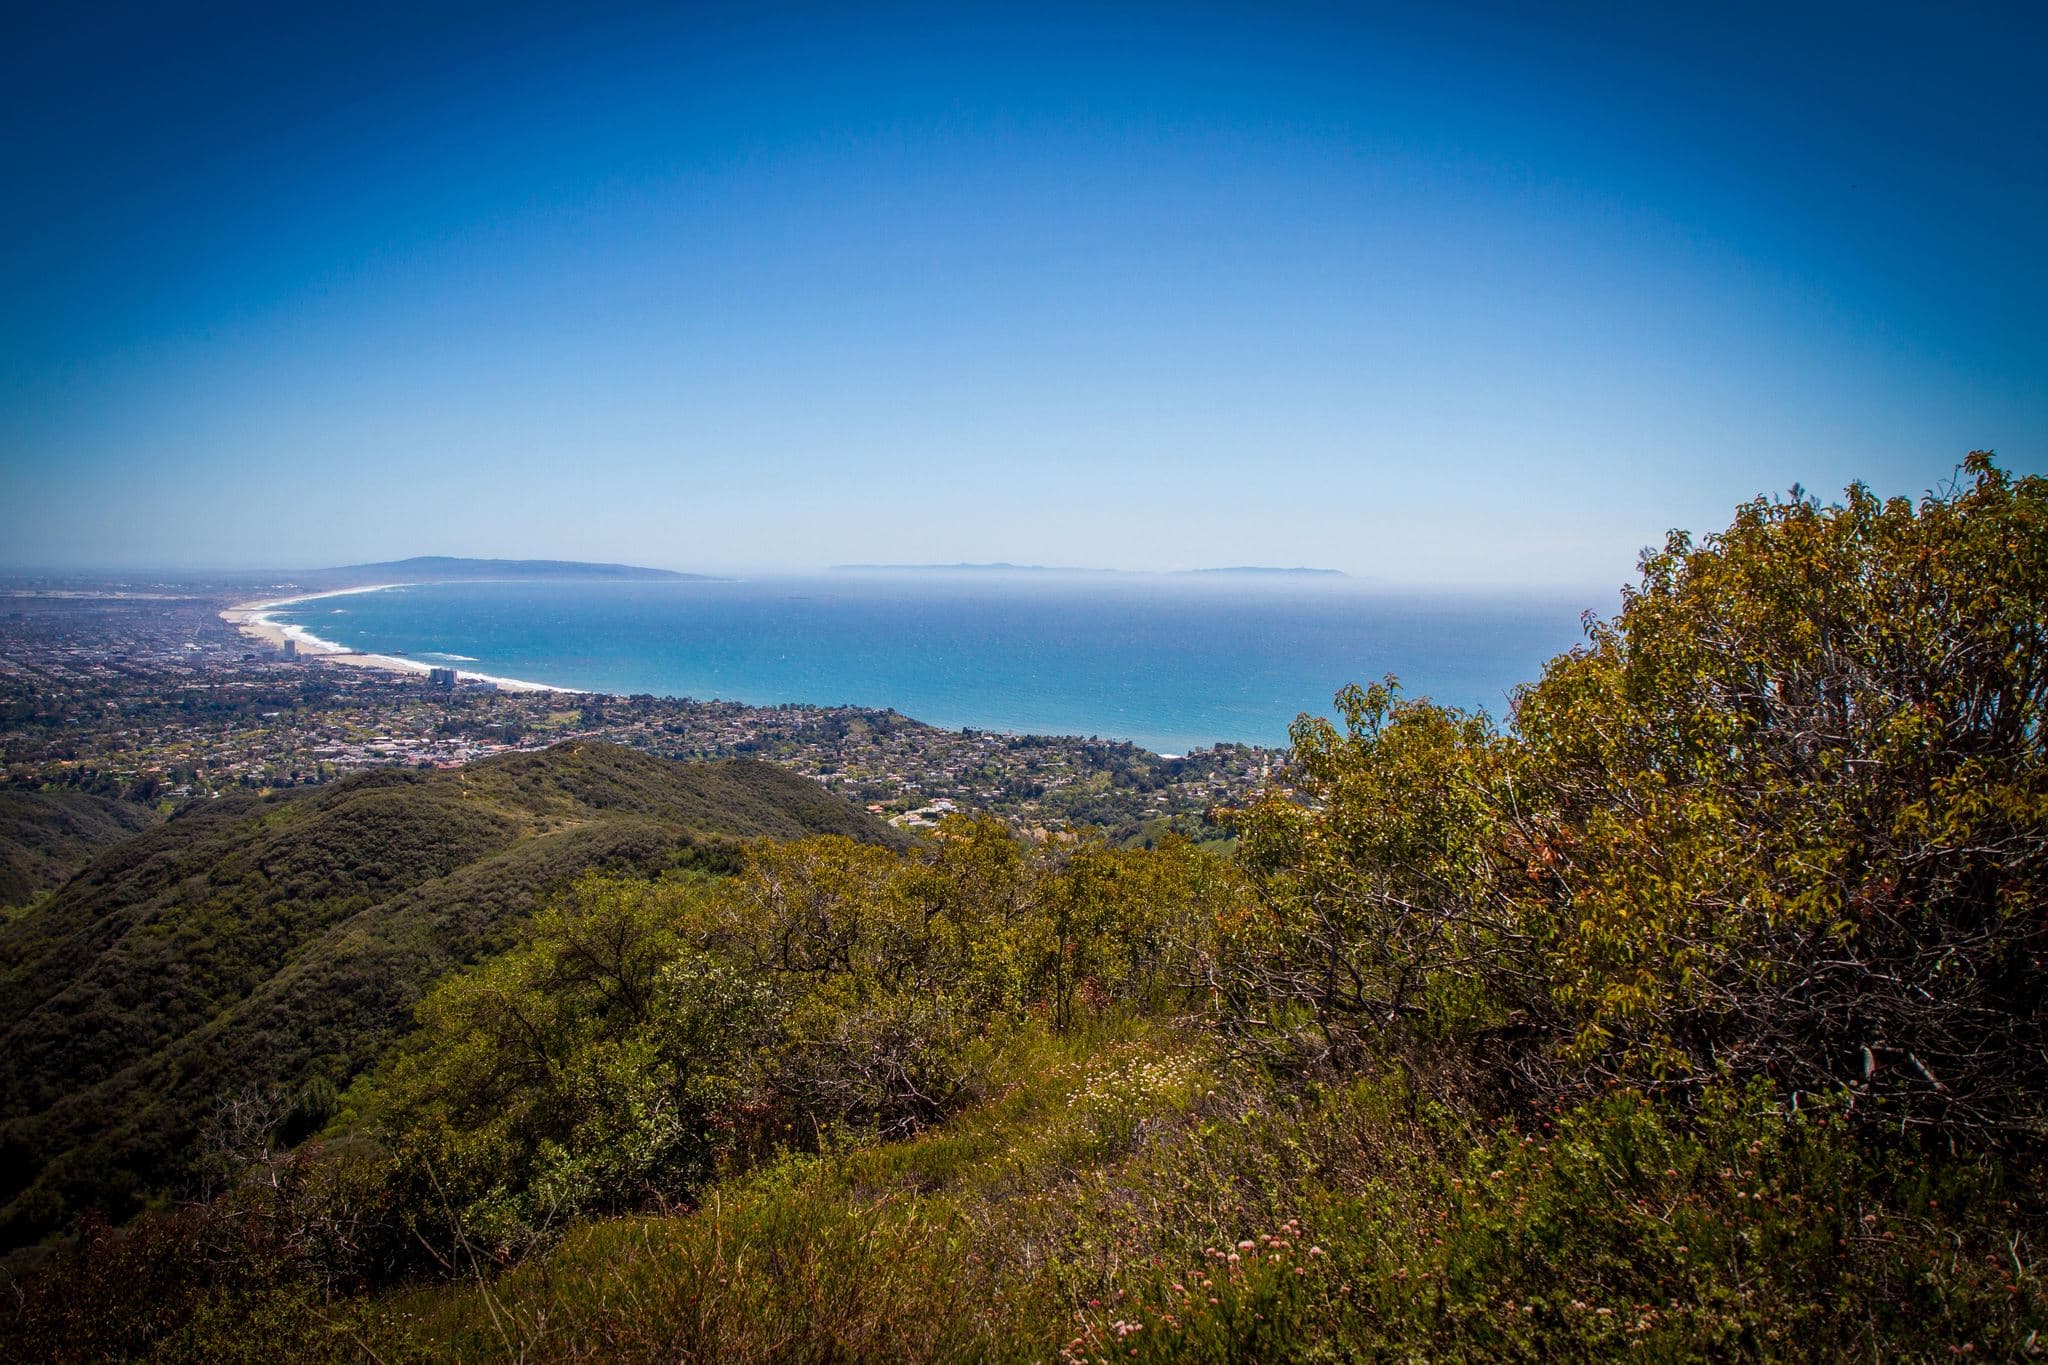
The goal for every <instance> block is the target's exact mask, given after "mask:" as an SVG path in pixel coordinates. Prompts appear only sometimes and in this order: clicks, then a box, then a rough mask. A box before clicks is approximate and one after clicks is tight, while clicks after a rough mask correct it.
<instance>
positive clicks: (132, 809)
mask: <svg viewBox="0 0 2048 1365" xmlns="http://www.w3.org/2000/svg"><path fill="white" fill-rule="evenodd" d="M155 819H156V812H155V811H153V810H151V809H150V808H149V807H147V806H139V805H137V804H135V803H134V802H132V801H116V800H114V799H113V798H111V797H106V796H88V795H86V794H85V793H84V792H39V791H0V906H10V905H22V904H25V903H27V902H28V901H30V900H33V899H34V898H35V897H36V896H38V895H40V894H41V893H43V892H44V891H47V890H49V889H50V888H51V887H53V886H60V885H62V884H63V883H64V881H65V879H66V878H68V877H70V876H71V874H72V873H74V872H76V871H78V869H79V868H81V867H83V866H85V864H86V863H88V862H90V861H91V860H92V858H93V855H95V854H96V853H98V852H99V851H100V850H101V849H103V848H105V847H106V846H107V845H108V844H111V843H114V842H116V841H118V840H121V839H125V838H127V837H128V836H129V835H131V834H133V833H135V832H136V831H137V830H140V829H144V828H147V827H148V826H149V825H150V824H151V823H152V822H154V821H155Z"/></svg>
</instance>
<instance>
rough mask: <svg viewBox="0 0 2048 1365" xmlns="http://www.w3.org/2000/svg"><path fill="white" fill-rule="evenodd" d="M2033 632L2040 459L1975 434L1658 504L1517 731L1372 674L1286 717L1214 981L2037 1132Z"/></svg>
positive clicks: (1914, 1113)
mask: <svg viewBox="0 0 2048 1365" xmlns="http://www.w3.org/2000/svg"><path fill="white" fill-rule="evenodd" d="M2044 643H2048V481H2044V480H2040V479H2022V480H2013V479H2010V478H2008V477H2007V476H2006V475H2004V474H2003V473H2001V472H2000V471H1998V470H1997V469H1996V468H1995V466H1993V465H1992V464H1991V463H1990V461H1989V459H1988V458H1987V457H1983V456H1973V457H1972V458H1971V460H1970V462H1969V464H1968V466H1967V469H1966V471H1965V473H1964V476H1963V479H1962V482H1961V483H1959V485H1958V486H1957V487H1955V488H1953V489H1952V490H1950V491H1948V492H1946V493H1944V494H1942V495H1939V496H1931V497H1929V498H1927V499H1926V500H1924V501H1923V502H1922V503H1921V504H1919V505H1918V506H1915V505H1913V504H1911V503H1909V502H1906V501H1904V500H1894V501H1892V502H1889V503H1880V502H1879V501H1878V500H1877V499H1876V498H1874V497H1872V496H1871V495H1870V494H1869V493H1868V492H1867V491H1865V490H1863V489H1861V488H1852V489H1851V490H1850V491H1849V495H1848V498H1847V501H1846V502H1845V504H1843V505H1841V506H1835V507H1823V506H1821V505H1819V504H1818V503H1815V502H1813V501H1811V500H1808V499H1805V498H1795V499H1793V500H1792V501H1789V502H1782V503H1773V502H1765V501H1758V502H1756V503H1753V504H1750V505H1749V506H1746V507H1745V508H1743V509H1742V510H1741V512H1740V514H1739V515H1738V517H1737V520H1736V522H1735V524H1734V525H1733V526H1732V527H1731V528H1730V529H1729V530H1728V531H1727V532H1725V533H1723V534H1721V535H1718V536H1714V537H1710V538H1709V539H1708V540H1707V541H1706V542H1705V543H1704V544H1702V545H1700V546H1697V547H1695V546H1693V545H1692V544H1690V543H1689V542H1688V541H1687V540H1686V539H1685V538H1684V537H1682V536H1674V537H1673V539H1672V541H1671V542H1670V544H1669V545H1667V547H1666V548H1665V549H1664V550H1663V551H1662V552H1660V553H1657V554H1652V555H1649V556H1646V558H1645V560H1644V562H1643V569H1642V581H1641V583H1640V585H1639V586H1638V587H1637V588H1635V589H1634V590H1632V591H1631V592H1629V593H1628V594H1627V598H1626V601H1625V605H1624V608H1623V611H1622V613H1621V615H1620V616H1619V617H1618V618H1617V619H1615V620H1614V621H1612V622H1606V623H1595V624H1593V625H1592V627H1591V629H1590V639H1589V642H1588V644H1587V645H1586V646H1585V647H1584V648H1582V649H1580V650H1577V651H1574V652H1573V653H1572V654H1569V655H1566V656H1564V657H1562V658H1559V659H1558V660H1555V661H1554V662H1553V663H1552V664H1551V665H1550V666H1549V668H1547V669H1546V670H1545V673H1544V676H1543V679H1542V680H1541V681H1540V682H1538V683H1537V684H1535V685H1534V686H1532V687H1530V688H1527V689H1525V690H1524V691H1523V692H1522V693H1521V695H1520V696H1519V698H1518V700H1517V703H1516V706H1515V713H1514V724H1513V727H1512V730H1511V732H1510V733H1509V734H1507V735H1504V736H1503V735H1497V734H1495V733H1494V732H1492V730H1491V729H1490V728H1489V727H1488V726H1487V725H1486V724H1485V722H1484V720H1483V718H1479V719H1475V718H1467V717H1462V716H1459V715H1457V714H1455V713H1452V712H1447V711H1444V710H1441V709H1439V708H1436V707H1433V706H1430V705H1428V704H1426V703H1405V702H1401V701H1399V700H1398V699H1397V698H1396V696H1395V694H1394V693H1393V692H1392V690H1391V689H1390V688H1373V689H1370V690H1367V691H1362V692H1361V691H1358V690H1355V689H1354V690H1352V691H1349V692H1347V693H1345V694H1344V695H1343V696H1342V697H1340V699H1339V700H1340V705H1341V707H1342V708H1343V710H1344V712H1345V718H1346V729H1345V731H1344V732H1343V733H1342V734H1340V733H1338V732H1337V731H1336V730H1335V729H1334V728H1333V727H1331V726H1329V725H1327V724H1325V723H1323V722H1320V721H1314V720H1304V721H1303V722H1302V723H1300V724H1298V725H1297V727H1296V730H1295V740H1296V757H1297V762H1296V768H1295V771H1294V781H1295V786H1296V790H1295V793H1294V796H1293V799H1283V798H1281V797H1277V796H1276V797H1274V798H1272V799H1269V800H1267V801H1266V802H1264V803H1263V804H1261V805H1260V806H1258V807H1256V808H1254V809H1252V810H1250V811H1248V812H1246V813H1245V814H1244V816H1243V818H1242V820H1241V827H1242V829H1243V832H1244V850H1245V854H1246V857H1247V859H1248V862H1249V864H1250V865H1251V867H1252V868H1253V869H1254V870H1255V871H1256V872H1257V873H1258V874H1259V876H1260V889H1261V894H1260V897H1259V904H1258V906H1257V908H1256V909H1249V910H1247V911H1246V912H1245V914H1244V915H1242V916H1241V917H1240V918H1239V919H1238V920H1237V921H1235V922H1233V923H1231V924H1230V925H1228V926H1226V929H1227V932H1225V933H1224V934H1223V936H1222V938H1221V941H1220V942H1219V944H1218V946H1217V949H1216V954H1217V957H1216V962H1217V977H1216V979H1217V985H1218V989H1219V994H1220V996H1221V998H1222V1000H1223V1002H1224V1004H1225V1007H1226V1015H1227V1017H1228V1019H1229V1021H1230V1022H1231V1023H1232V1024H1233V1026H1234V1027H1235V1028H1236V1029H1237V1030H1238V1032H1240V1033H1241V1034H1242V1035H1244V1036H1246V1037H1248V1038H1254V1039H1270V1038H1272V1037H1274V1036H1276V1035H1277V1036H1279V1037H1282V1038H1285V1039H1289V1040H1292V1041H1297V1042H1298V1041H1300V1040H1302V1039H1304V1038H1308V1039H1311V1040H1315V1041H1318V1042H1320V1043H1321V1044H1322V1047H1321V1051H1322V1053H1323V1054H1324V1055H1326V1056H1327V1055H1329V1054H1330V1052H1331V1051H1332V1050H1333V1049H1332V1047H1331V1044H1333V1043H1342V1042H1349V1043H1352V1044H1358V1043H1361V1042H1366V1043H1369V1044H1370V1045H1371V1046H1374V1047H1380V1048H1385V1047H1389V1046H1400V1045H1403V1040H1409V1041H1413V1040H1416V1039H1428V1038H1432V1037H1442V1036H1445V1034H1446V1033H1447V1032H1448V1033H1449V1034H1451V1035H1454V1036H1456V1037H1459V1038H1462V1039H1463V1040H1465V1041H1466V1042H1467V1043H1471V1044H1484V1045H1485V1046H1488V1047H1492V1048H1494V1049H1495V1054H1496V1056H1497V1060H1498V1062H1499V1064H1500V1065H1502V1066H1503V1067H1505V1068H1507V1069H1508V1070H1510V1071H1512V1072H1513V1073H1514V1074H1516V1075H1517V1076H1518V1078H1519V1079H1520V1081H1521V1082H1522V1084H1523V1087H1524V1091H1525V1093H1526V1094H1529V1095H1536V1096H1541V1095H1549V1094H1557V1093H1563V1092H1564V1091H1568V1090H1570V1089H1572V1088H1573V1087H1592V1086H1598V1085H1600V1084H1602V1083H1604V1082H1607V1081H1610V1080H1617V1079H1618V1080H1627V1081H1630V1082H1647V1083H1654V1084H1657V1085H1660V1086H1665V1087H1676V1088H1680V1089H1686V1090H1696V1089H1697V1088H1699V1087H1700V1086H1703V1085H1705V1084H1708V1083H1710V1082H1712V1081H1713V1080H1714V1079H1715V1078H1717V1077H1720V1076H1723V1075H1730V1074H1733V1075H1747V1076H1759V1075H1760V1076H1768V1077H1770V1078H1771V1079H1772V1080H1773V1082H1774V1083H1775V1084H1776V1085H1778V1086H1779V1087H1780V1089H1781V1091H1782V1092H1783V1093H1785V1094H1787V1095H1790V1094H1794V1093H1797V1092H1801V1091H1817V1092H1824V1093H1831V1092H1833V1091H1835V1090H1837V1089H1838V1088H1846V1089H1847V1090H1848V1091H1849V1092H1850V1093H1851V1094H1852V1095H1853V1096H1854V1097H1856V1101H1857V1103H1858V1104H1859V1106H1861V1109H1860V1110H1859V1112H1861V1113H1863V1114H1864V1115H1865V1116H1866V1117H1869V1118H1873V1119H1876V1120H1877V1121H1880V1122H1883V1123H1895V1122H1902V1123H1906V1124H1909V1125H1911V1124H1922V1125H1929V1126H1933V1127H1937V1128H1939V1129H1941V1130H1943V1131H1945V1132H1950V1133H1956V1132H1960V1131H1962V1130H1965V1129H1969V1130H1977V1131H1980V1132H1982V1133H1985V1134H1989V1135H1993V1136H1995V1137H1998V1138H1999V1139H2001V1140H2005V1139H2011V1138H2015V1137H2018V1136H2021V1135H2025V1136H2027V1137H2029V1138H2032V1137H2038V1136H2040V1135H2041V1133H2042V1130H2043V1124H2044V1122H2048V1111H2044V1110H2043V1107H2042V1103H2041V1097H2042V1095H2043V1094H2044V1093H2048V1014H2044V1002H2048V972H2044V967H2043V963H2042V959H2041V955H2040V951H2039V944H2038V936H2039V932H2040V907H2041V905H2042V903H2043V893H2044V891H2048V764H2044V761H2043V760H2044V754H2043V747H2042V746H2043V727H2042V722H2043V718H2044V715H2043V713H2044V707H2048V651H2044V648H2043V646H2044ZM1561 1088H1562V1089H1561Z"/></svg>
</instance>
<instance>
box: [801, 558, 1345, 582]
mask: <svg viewBox="0 0 2048 1365" xmlns="http://www.w3.org/2000/svg"><path fill="white" fill-rule="evenodd" d="M832 570H833V572H835V573H1114V574H1142V573H1146V572H1149V571H1148V570H1145V569H1097V568H1086V567H1082V566H1080V565H1069V564H1010V563H1006V562H1003V561H1001V560H998V561H996V562H994V563H989V564H834V565H833V566H832ZM1160 572H1161V573H1163V574H1165V575H1181V574H1255V575H1258V576H1260V577H1266V578H1270V577H1276V576H1277V577H1297V576H1298V577H1313V578H1345V577H1349V575H1347V574H1346V573H1345V572H1344V571H1343V570H1342V569H1304V568H1292V569H1285V568H1274V567H1270V566H1267V565H1263V564H1238V565H1232V566H1230V567H1228V568H1220V569H1166V570H1161V571H1160Z"/></svg>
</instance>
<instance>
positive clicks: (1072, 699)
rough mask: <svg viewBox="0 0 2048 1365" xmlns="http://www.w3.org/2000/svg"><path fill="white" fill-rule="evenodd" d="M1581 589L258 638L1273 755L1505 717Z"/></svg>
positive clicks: (848, 605) (895, 586)
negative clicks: (1278, 748) (1432, 719)
mask: <svg viewBox="0 0 2048 1365" xmlns="http://www.w3.org/2000/svg"><path fill="white" fill-rule="evenodd" d="M1591 598H1592V595H1591V594H1581V595H1579V596H1570V595H1561V594H1533V593H1532V594H1519V595H1518V594H1503V593H1499V592H1493V593H1486V594H1480V593H1451V592H1430V593H1420V592H1415V591H1395V590H1391V589H1375V588H1371V587H1366V586H1361V585H1359V584H1356V583H1353V582H1350V581H1347V580H1343V579H1335V580H1324V579H1320V578H1307V577H1295V576H1274V577H1271V578H1264V577H1242V578H1241V577H1237V576H1226V575H1203V574H1187V575H1145V574H1077V575H1064V574H1034V573H1017V574H1006V573H999V572H989V571H982V572H973V573H963V574H944V573H917V574H901V575H897V574H881V573H865V572H843V573H833V574H825V575H819V576H815V577H808V578H762V579H748V580H738V581H697V580H689V581H670V582H643V583H592V582H523V583H444V584H428V585H418V586H409V587H399V588H389V589H385V590H382V591H376V592H365V593H356V594H350V595H347V596H338V597H326V598H319V599H314V600H308V601H303V602H299V603H295V604H292V605H289V606H285V607H280V608H277V609H275V610H273V611H272V612H271V613H270V615H271V616H272V618H273V619H275V620H277V621H279V622H281V623H284V624H291V625H298V626H301V627H303V628H304V629H305V630H306V631H307V632H308V633H310V634H312V635H315V636H317V637H319V638H321V639H324V640H329V641H332V642H334V643H336V644H339V645H343V646H346V647H348V648H351V649H358V650H363V651H365V652H371V653H385V654H390V653H403V654H405V655H407V656H408V657H410V658H412V659H415V660H418V661H420V662H422V663H427V664H446V665H450V666H453V667H455V668H458V669H461V670H464V671H469V672H476V673H483V674H491V675H496V676H499V677H509V678H519V679H523V680H526V681H530V682H539V683H549V684H554V685H557V686H561V687H569V688H575V689H578V690H586V691H594V692H615V693H627V694H630V693H643V692H645V693H653V694H656V695H660V696H677V697H694V698H698V699H700V700H708V699H712V698H719V699H724V700H729V701H740V702H746V703H750V704H753V705H774V704H778V703H783V702H803V703H812V704H819V705H836V704H851V705H858V706H867V707H877V708H880V707H893V708H894V709H895V710H897V711H899V712H902V713H903V714H905V715H908V716H911V717H913V718H915V719H917V720H921V721H926V722H928V723H930V724H933V725H938V726H942V727H945V728H948V729H957V728H962V727H971V728H974V729H987V730H999V731H1012V732H1016V733H1020V734H1059V735H1096V736H1101V737H1103V738H1106V739H1107V738H1114V739H1128V740H1131V741H1133V742H1135V743H1137V744H1139V745H1141V746H1142V747H1144V748H1147V749H1151V750H1155V751H1157V752H1160V753H1175V754H1178V753H1185V752H1186V751H1188V750H1189V749H1192V748H1199V747H1204V746H1207V745H1211V744H1214V743H1217V742H1218V741H1226V740H1227V741H1236V742H1241V743H1250V744H1271V745H1277V744H1284V743H1286V741H1287V727H1288V725H1289V723H1290V722H1292V721H1293V720H1294V718H1295V716H1296V715H1297V714H1299V713H1301V712H1303V711H1314V712H1320V713H1324V714H1328V713H1329V712H1330V709H1331V707H1330V702H1331V698H1332V696H1333V695H1334V694H1335V693H1336V691H1337V689H1338V688H1340V687H1342V686H1343V685H1344V684H1346V683H1350V682H1368V681H1371V680H1374V679H1377V678H1380V677H1382V676H1384V675H1386V674H1389V673H1392V674H1395V675H1397V676H1398V677H1399V678H1400V679H1401V682H1402V685H1403V688H1404V690H1405V691H1406V692H1407V693H1408V694H1409V695H1411V696H1424V695H1426V696H1430V697H1433V698H1435V699H1436V700H1438V701H1440V702H1444V703H1447V704H1450V705H1455V706H1460V707H1465V708H1480V707H1483V708H1485V709H1486V710H1488V711H1490V712H1491V713H1492V714H1493V715H1495V716H1496V717H1500V716H1502V715H1504V713H1505V711H1506V707H1507V700H1508V695H1509V693H1510V691H1511V689H1513V688H1514V686H1515V685H1516V684H1518V683H1521V682H1525V681H1529V680H1532V679H1534V678H1535V677H1536V676H1537V674H1538V673H1539V672H1540V671H1541V669H1542V666H1543V663H1544V661H1545V660H1546V659H1548V658H1550V657H1551V656H1552V655H1554V654H1557V653H1559V652H1561V651H1563V650H1565V649H1568V648H1570V647H1571V646H1572V645H1574V644H1576V643H1578V642H1579V640H1580V638H1581V633H1580V627H1579V616H1580V613H1581V612H1582V611H1583V610H1585V609H1586V608H1587V607H1589V606H1592V607H1599V608H1600V609H1602V610H1611V606H1612V604H1611V603H1609V602H1596V601H1593V600H1591Z"/></svg>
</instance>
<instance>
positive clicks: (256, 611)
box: [220, 583, 574, 692]
mask: <svg viewBox="0 0 2048 1365" xmlns="http://www.w3.org/2000/svg"><path fill="white" fill-rule="evenodd" d="M407 586H409V585H408V584H405V583H365V584H363V585H362V586H360V587H354V588H331V589H328V590H327V591H324V592H306V593H299V594H297V595H296V596H292V597H276V598H271V599H269V600H268V601H263V602H241V603H237V604H236V605H234V606H232V607H229V608H228V609H227V610H225V611H223V612H222V613H221V614H220V619H221V620H223V621H225V622H227V623H228V624H229V625H231V626H233V627H234V628H235V629H236V630H238V631H240V632H241V633H242V635H243V636H244V637H246V638H248V639H250V640H254V641H257V642H259V643H261V644H263V645H265V646H267V647H269V648H271V649H282V648H284V644H285V642H286V641H287V640H289V641H291V642H292V643H293V644H295V645H296V646H298V651H299V657H300V658H303V659H319V660H320V661H321V662H322V663H333V664H346V665H348V666H349V667H351V668H376V669H382V670H384V671H385V672H388V673H410V674H424V673H428V672H431V671H432V670H434V669H436V668H441V667H445V665H442V664H429V663H425V662H422V661H421V660H419V659H407V658H401V657H400V656H398V655H395V654H365V653H363V652H362V651H360V650H354V649H350V648H348V647H347V646H346V645H338V644H336V643H334V641H332V640H323V639H321V638H320V637H319V636H318V635H315V634H313V632H311V631H309V630H307V629H306V628H305V627H304V626H295V625H285V624H282V623H280V622H278V621H275V620H272V619H271V616H270V613H272V612H274V611H276V610H278V609H279V608H280V607H289V606H295V605H296V604H298V603H300V602H317V601H319V600H320V599H321V598H324V597H352V596H354V595H355V594H357V593H365V592H385V591H388V590H389V589H392V588H403V587H407ZM455 675H456V677H458V678H463V679H468V680H470V681H473V682H487V683H490V684H491V685H492V686H494V687H498V688H501V689H502V690H504V691H507V692H570V691H573V690H574V689H572V688H567V687H555V686H552V685H550V684H548V683H536V682H527V681H526V680H525V679H523V678H500V677H496V676H494V675H492V674H489V673H472V672H469V671H468V670H466V669H457V670H456V673H455Z"/></svg>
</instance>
